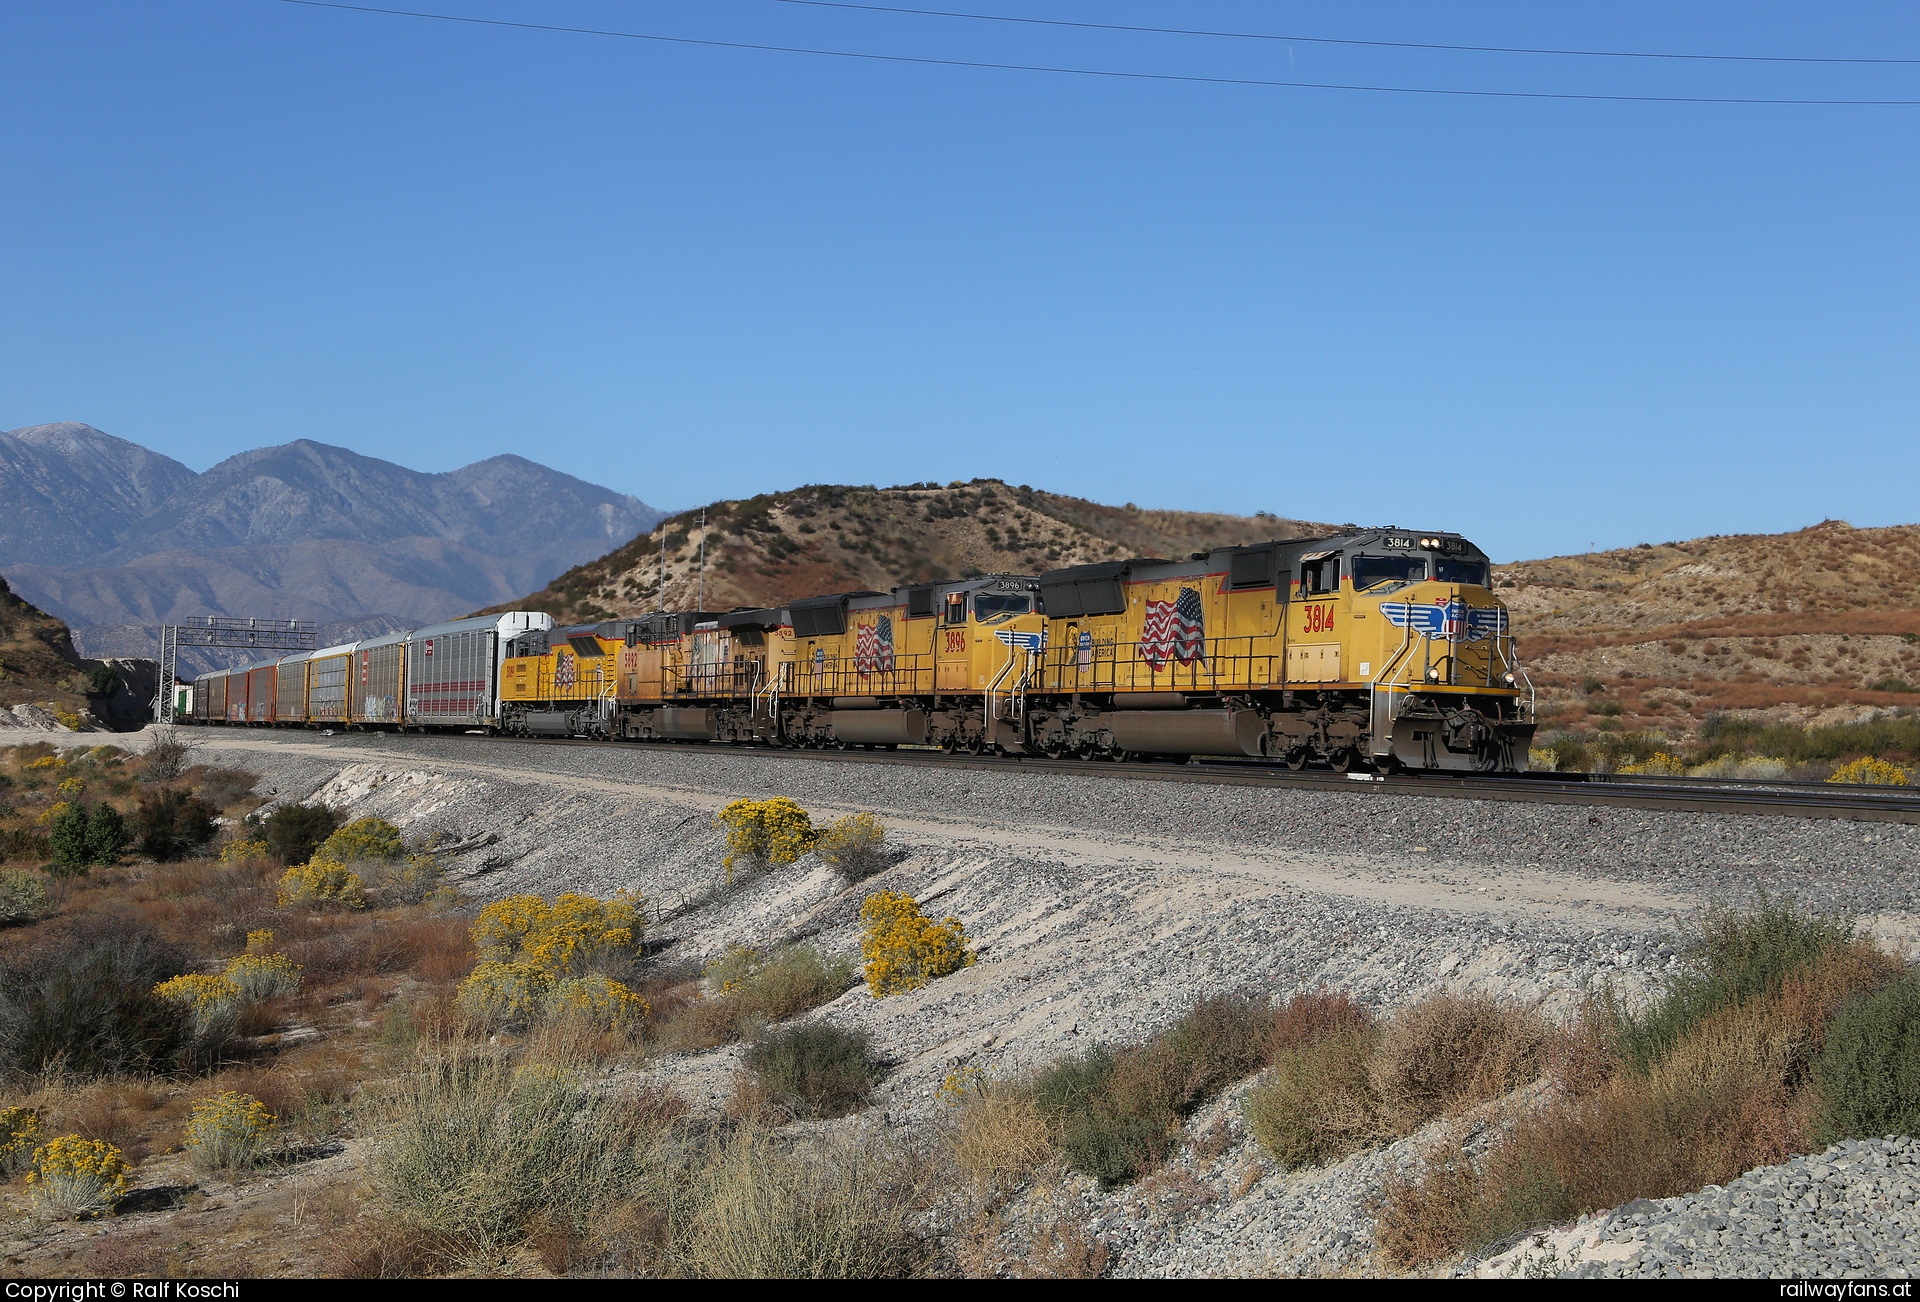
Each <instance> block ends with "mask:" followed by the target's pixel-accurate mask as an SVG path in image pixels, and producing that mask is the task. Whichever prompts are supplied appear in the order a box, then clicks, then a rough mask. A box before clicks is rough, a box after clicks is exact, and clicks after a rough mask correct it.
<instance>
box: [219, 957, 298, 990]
mask: <svg viewBox="0 0 1920 1302" xmlns="http://www.w3.org/2000/svg"><path fill="white" fill-rule="evenodd" d="M301 970H302V969H301V967H300V965H299V964H298V963H296V962H294V961H293V960H292V959H290V958H288V957H287V956H286V955H285V954H241V955H240V956H238V957H237V958H231V959H228V960H227V971H226V978H227V980H229V981H231V982H233V984H234V985H236V986H238V987H239V988H240V993H241V995H242V996H243V997H245V998H247V999H266V998H269V997H271V996H273V995H290V994H294V993H295V992H297V991H298V990H299V989H300V973H301Z"/></svg>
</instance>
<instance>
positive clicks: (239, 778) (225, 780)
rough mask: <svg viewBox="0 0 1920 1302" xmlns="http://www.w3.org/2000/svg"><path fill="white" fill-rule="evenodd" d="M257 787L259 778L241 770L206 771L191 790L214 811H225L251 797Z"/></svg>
mask: <svg viewBox="0 0 1920 1302" xmlns="http://www.w3.org/2000/svg"><path fill="white" fill-rule="evenodd" d="M259 785H260V779H259V777H258V776H257V775H255V774H252V773H248V772H246V771H245V770H243V769H208V770H206V771H205V772H204V773H202V774H201V775H200V780H199V781H198V782H196V783H194V784H193V789H194V794H196V795H198V796H199V797H200V798H201V799H202V800H204V801H206V802H207V803H208V804H209V805H212V806H213V807H214V808H215V809H225V808H226V807H227V806H228V805H231V804H233V803H234V802H235V801H237V800H241V799H244V798H245V797H247V796H249V795H251V794H252V793H253V789H254V788H255V787H257V786H259Z"/></svg>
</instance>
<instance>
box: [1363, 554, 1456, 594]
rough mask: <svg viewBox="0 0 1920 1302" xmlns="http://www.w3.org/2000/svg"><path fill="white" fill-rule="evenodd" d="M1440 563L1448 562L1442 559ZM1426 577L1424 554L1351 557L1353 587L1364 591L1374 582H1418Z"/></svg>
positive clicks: (1445, 563)
mask: <svg viewBox="0 0 1920 1302" xmlns="http://www.w3.org/2000/svg"><path fill="white" fill-rule="evenodd" d="M1440 563H1441V565H1443V566H1444V565H1447V564H1448V563H1449V562H1446V561H1442V562H1440ZM1426 577H1427V558H1426V557H1424V556H1356V557H1354V558H1353V587H1354V590H1355V591H1356V592H1364V591H1365V590H1366V589H1368V588H1371V587H1373V586H1374V585H1375V584H1376V583H1418V582H1419V581H1420V580H1421V579H1424V578H1426Z"/></svg>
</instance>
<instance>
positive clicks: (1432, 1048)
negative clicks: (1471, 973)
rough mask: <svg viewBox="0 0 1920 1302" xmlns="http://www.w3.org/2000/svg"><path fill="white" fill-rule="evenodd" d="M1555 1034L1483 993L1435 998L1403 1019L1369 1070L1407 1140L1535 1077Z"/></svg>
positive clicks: (1383, 1039) (1389, 1031)
mask: <svg viewBox="0 0 1920 1302" xmlns="http://www.w3.org/2000/svg"><path fill="white" fill-rule="evenodd" d="M1549 1035H1550V1029H1549V1027H1548V1026H1547V1024H1546V1022H1545V1021H1544V1020H1543V1019H1542V1018H1541V1017H1540V1016H1539V1015H1538V1014H1536V1013H1534V1012H1532V1011H1530V1010H1527V1009H1523V1008H1518V1007H1515V1006H1513V1005H1511V1004H1506V1003H1501V1002H1499V1001H1497V1000H1494V999H1491V998H1488V997H1487V996H1485V995H1456V994H1445V993H1442V994H1435V995H1430V996H1428V997H1427V998H1425V999H1423V1000H1421V1001H1420V1002H1419V1003H1417V1004H1414V1005H1412V1006H1410V1007H1408V1008H1405V1009H1402V1010H1401V1011H1400V1012H1399V1013H1397V1014H1396V1015H1395V1016H1394V1017H1393V1019H1392V1020H1391V1021H1389V1022H1388V1023H1387V1025H1386V1027H1385V1028H1384V1029H1383V1031H1382V1033H1381V1035H1380V1037H1379V1040H1378V1042H1377V1043H1376V1044H1375V1046H1374V1050H1373V1054H1372V1057H1371V1059H1370V1061H1369V1063H1368V1066H1367V1074H1368V1080H1369V1082H1370V1083H1371V1085H1372V1087H1373V1092H1374V1096H1375V1097H1376V1098H1377V1099H1378V1100H1379V1104H1380V1113H1381V1116H1382V1118H1383V1119H1385V1120H1386V1121H1388V1123H1389V1124H1391V1125H1392V1126H1393V1128H1394V1129H1395V1130H1397V1131H1399V1132H1400V1133H1402V1134H1406V1133H1410V1132H1411V1131H1413V1130H1415V1129H1417V1128H1418V1127H1420V1126H1422V1125H1425V1124H1426V1123H1427V1122H1429V1121H1431V1120H1433V1119H1434V1118H1435V1117H1438V1116H1441V1115H1442V1114H1444V1113H1449V1112H1457V1111H1459V1110H1461V1109H1462V1108H1468V1107H1472V1106H1474V1105H1475V1104H1479V1103H1484V1102H1486V1101H1487V1100H1489V1099H1495V1098H1498V1097H1500V1096H1501V1095H1503V1094H1506V1093H1508V1092H1509V1091H1511V1090H1515V1089H1518V1088H1520V1087H1521V1086H1523V1085H1526V1084H1528V1083H1530V1082H1531V1081H1533V1080H1535V1079H1537V1078H1538V1077H1539V1075H1540V1070H1541V1067H1542V1065H1543V1060H1544V1057H1545V1052H1546V1047H1547V1041H1548V1037H1549Z"/></svg>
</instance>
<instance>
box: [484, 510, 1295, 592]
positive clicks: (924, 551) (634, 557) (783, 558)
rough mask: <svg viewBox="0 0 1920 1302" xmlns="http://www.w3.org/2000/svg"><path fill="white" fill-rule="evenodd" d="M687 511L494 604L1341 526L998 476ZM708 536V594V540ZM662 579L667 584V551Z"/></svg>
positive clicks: (789, 581)
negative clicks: (1116, 500) (1159, 505)
mask: <svg viewBox="0 0 1920 1302" xmlns="http://www.w3.org/2000/svg"><path fill="white" fill-rule="evenodd" d="M704 509H705V518H706V524H705V527H704V528H703V527H702V526H701V523H700V521H701V511H700V510H693V511H683V512H681V513H680V514H679V515H676V516H673V517H671V518H670V519H667V520H664V521H662V522H661V524H660V525H659V527H657V528H656V529H654V530H653V532H652V533H650V534H645V535H642V536H641V537H639V538H636V539H634V540H633V541H632V542H630V543H628V544H627V545H626V546H624V547H622V548H620V549H619V550H618V551H615V552H611V553H609V554H608V555H606V556H602V557H601V558H600V559H599V560H596V561H590V562H588V563H587V564H585V565H580V566H576V567H575V568H574V569H571V570H569V571H567V572H566V573H565V574H563V575H561V576H560V577H559V578H558V579H555V580H554V581H553V582H552V583H551V584H549V585H548V586H547V587H546V588H544V589H542V590H541V591H539V592H536V593H533V594H531V595H530V596H527V597H524V598H522V599H521V600H519V601H517V602H513V603H510V604H509V605H505V606H498V607H494V609H495V610H508V609H515V608H518V609H534V610H545V611H550V612H552V614H553V615H554V617H555V618H556V619H559V620H561V621H563V622H564V621H575V620H577V621H582V622H584V621H588V620H599V619H611V618H614V617H616V616H622V615H632V614H639V613H642V612H644V611H648V610H657V609H660V608H661V607H662V605H665V606H666V607H668V608H673V609H692V608H701V607H703V608H705V609H707V610H728V609H731V608H732V607H735V606H765V605H777V604H779V603H780V602H784V601H788V600H791V599H792V598H795V597H804V596H811V595H815V594H819V593H827V592H845V591H848V590H852V589H861V588H871V589H874V590H876V591H885V590H886V589H888V588H890V587H892V586H894V585H895V584H899V583H913V582H917V581H920V580H924V579H936V578H950V577H955V576H959V577H965V576H967V575H972V574H986V573H993V572H1009V573H1016V574H1022V573H1025V574H1031V573H1038V572H1040V571H1042V570H1050V569H1057V568H1059V567H1061V566H1065V565H1083V564H1088V563H1091V562H1094V561H1101V560H1110V559H1116V558H1119V557H1126V556H1169V557H1177V556H1185V555H1187V554H1188V553H1190V552H1193V551H1197V550H1199V549H1201V548H1204V547H1214V546H1221V545H1226V544H1234V543H1247V542H1257V541H1261V540H1264V539H1268V538H1301V537H1310V536H1312V535H1314V534H1316V533H1324V532H1328V531H1330V530H1331V529H1332V528H1333V526H1331V525H1324V524H1312V523H1306V522H1303V521H1298V520H1282V519H1280V518H1278V517H1276V516H1272V515H1254V516H1238V515H1214V514H1210V513H1207V512H1202V511H1154V510H1145V509H1142V508H1140V507H1136V506H1133V505H1131V504H1129V505H1127V506H1102V505H1100V504H1098V503H1096V502H1089V501H1085V500H1084V499H1081V498H1077V497H1064V496H1061V495H1060V494H1058V493H1047V492H1041V491H1039V490H1037V489H1032V488H1028V487H1026V486H1024V485H1021V486H1019V487H1014V486H1011V485H1008V484H1006V483H1003V482H1002V481H1000V480H998V479H976V480H974V481H972V482H971V483H967V484H959V483H955V484H948V485H945V486H942V485H937V484H907V485H904V486H900V487H896V488H872V487H864V488H858V487H844V486H839V485H824V484H809V485H807V486H806V487H803V488H796V489H793V490H791V491H789V492H784V493H766V494H762V495H761V496H759V497H752V498H748V499H746V500H744V501H733V502H715V503H713V504H712V505H710V506H708V507H706V508H704ZM703 540H704V541H705V544H706V559H705V566H704V573H705V579H704V597H703V596H702V590H703V583H702V579H701V570H702V566H701V561H700V545H701V542H702V541H703ZM663 548H664V556H665V562H664V564H665V585H664V597H663V593H662V582H661V569H662V549H663Z"/></svg>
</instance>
